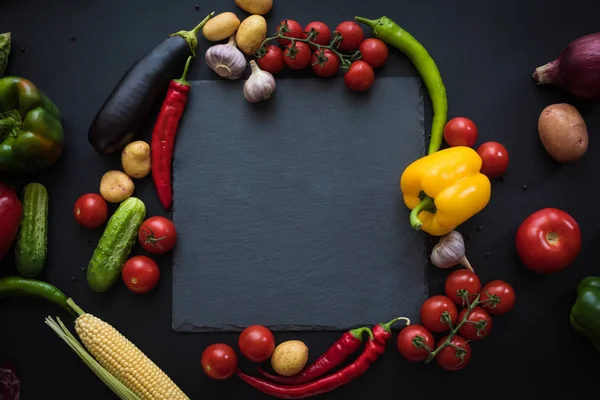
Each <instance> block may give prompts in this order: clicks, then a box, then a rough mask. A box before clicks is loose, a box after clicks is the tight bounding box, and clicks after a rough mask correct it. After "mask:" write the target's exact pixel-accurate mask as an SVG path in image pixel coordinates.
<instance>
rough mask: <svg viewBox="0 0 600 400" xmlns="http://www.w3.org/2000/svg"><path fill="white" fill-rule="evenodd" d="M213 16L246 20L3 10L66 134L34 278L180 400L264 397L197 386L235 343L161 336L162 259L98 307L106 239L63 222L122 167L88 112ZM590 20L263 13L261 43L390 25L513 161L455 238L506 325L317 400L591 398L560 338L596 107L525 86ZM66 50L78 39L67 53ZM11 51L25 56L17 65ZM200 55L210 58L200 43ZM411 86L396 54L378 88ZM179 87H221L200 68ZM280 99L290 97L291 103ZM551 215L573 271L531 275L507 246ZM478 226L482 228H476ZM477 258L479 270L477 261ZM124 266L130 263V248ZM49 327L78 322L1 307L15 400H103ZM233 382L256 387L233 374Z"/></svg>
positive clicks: (292, 10) (2, 267)
mask: <svg viewBox="0 0 600 400" xmlns="http://www.w3.org/2000/svg"><path fill="white" fill-rule="evenodd" d="M195 4H198V5H199V6H200V7H199V10H196V9H195V7H194V6H195ZM213 10H216V11H217V12H222V11H234V12H236V13H237V14H238V15H239V16H240V17H244V16H245V15H246V14H245V13H244V12H242V11H240V10H239V9H237V8H236V6H235V4H234V2H233V1H232V0H215V1H204V0H202V1H198V0H195V1H193V2H187V1H182V2H174V1H171V0H129V1H118V0H103V1H100V0H89V1H80V2H75V1H71V0H56V1H52V2H50V1H41V0H28V1H25V0H3V1H1V2H0V29H1V30H2V31H12V32H13V41H14V42H13V45H14V51H13V53H12V55H11V61H10V63H9V66H8V71H7V72H8V73H9V74H18V75H22V76H25V77H27V78H29V79H31V80H33V81H34V82H35V83H37V84H38V85H39V86H40V87H41V88H42V89H43V90H44V91H45V92H46V93H47V94H48V95H49V96H50V97H51V98H52V99H53V100H54V101H55V102H56V103H57V104H58V105H59V107H60V108H61V110H62V113H63V120H64V125H65V129H66V134H67V147H66V150H65V153H64V156H63V158H62V159H61V161H60V162H59V163H58V164H57V165H56V167H55V168H53V169H51V170H49V171H47V172H46V173H44V174H41V175H39V176H36V177H35V180H38V181H40V182H43V183H44V184H46V186H47V187H48V191H49V195H50V221H51V222H50V227H49V229H50V236H49V246H50V250H49V253H48V266H47V268H46V271H45V273H44V275H43V276H42V278H43V279H47V280H48V281H50V282H52V283H54V284H56V285H57V286H59V287H60V288H62V289H63V290H64V291H65V292H67V293H68V294H69V295H70V296H72V297H73V298H74V299H76V300H77V303H78V304H79V305H80V306H81V307H82V308H83V309H85V310H87V311H89V312H92V313H94V314H96V315H98V316H99V317H101V318H103V319H104V320H106V321H108V322H110V323H111V324H112V325H114V326H115V327H117V328H118V329H119V330H120V331H121V332H122V333H123V334H124V335H125V336H127V337H128V338H129V339H131V340H132V341H133V342H135V343H136V345H138V346H139V347H140V348H141V349H143V350H144V351H145V352H146V354H148V356H150V357H151V358H152V359H153V360H154V361H155V362H156V363H157V364H158V365H160V366H161V368H162V369H163V370H164V371H166V372H167V373H168V374H169V375H170V376H171V378H172V379H173V380H174V381H175V382H177V383H178V384H179V385H180V386H181V387H182V389H183V390H184V391H185V392H186V393H187V394H188V395H189V396H190V397H191V398H192V399H200V398H201V399H267V398H269V397H267V396H264V395H261V394H260V393H258V392H256V391H254V390H252V389H250V388H248V387H247V385H245V384H244V383H243V382H241V381H240V380H238V379H232V380H229V381H226V382H215V381H212V380H210V379H209V378H207V377H206V376H205V375H204V374H203V373H202V370H201V367H200V363H199V360H200V355H201V354H202V351H203V350H204V348H205V347H206V346H208V345H209V344H211V343H215V342H223V343H228V344H230V345H232V346H234V347H237V345H236V343H237V337H238V335H237V334H236V333H205V334H181V333H176V332H174V331H173V329H172V326H171V320H172V312H171V307H172V301H171V300H172V290H171V283H172V273H171V271H172V261H171V255H166V256H164V257H157V258H156V259H157V261H158V262H159V264H160V266H161V273H162V275H161V276H162V278H161V283H160V285H159V287H158V288H157V290H156V291H155V292H153V293H150V294H148V295H144V296H138V295H135V294H133V293H131V292H129V291H128V290H127V289H126V288H125V287H124V286H123V285H122V284H117V285H115V287H114V288H113V289H112V290H111V291H110V292H108V293H104V294H95V293H92V292H91V291H90V289H89V288H88V287H87V284H86V282H85V271H82V270H81V268H82V267H85V266H87V263H88V261H89V258H90V257H91V255H92V252H93V246H95V244H96V242H97V240H98V238H99V237H100V235H101V233H102V232H101V230H95V231H87V230H85V229H83V228H80V227H79V226H78V225H77V224H76V222H75V221H74V219H73V216H72V207H73V203H74V202H75V200H76V199H77V197H78V196H79V195H81V194H83V193H86V192H91V191H97V190H98V184H99V181H100V177H101V176H102V174H103V173H104V172H106V171H107V170H109V169H111V168H120V161H119V157H118V156H115V157H102V156H100V155H98V154H96V153H95V152H94V151H93V149H92V147H91V146H90V145H89V143H88V142H87V137H86V136H87V129H88V127H89V124H90V122H91V121H92V119H93V117H94V114H95V113H96V111H97V109H98V107H99V106H100V104H102V102H103V101H104V99H105V98H106V96H107V95H108V93H109V92H110V91H111V89H112V87H113V85H114V84H115V83H116V82H117V81H118V80H119V78H120V77H121V76H122V74H123V73H124V72H125V71H126V70H127V69H128V68H129V66H130V65H131V63H132V62H134V61H135V60H137V59H138V58H139V57H140V56H141V55H143V54H144V53H145V52H147V51H148V50H150V49H151V48H152V47H153V46H155V45H156V44H157V43H159V42H160V41H162V40H163V39H164V37H165V36H166V35H168V34H170V33H171V32H174V31H177V30H180V29H189V28H191V27H192V26H194V25H195V24H197V23H198V22H199V21H200V20H202V19H203V18H204V16H205V15H206V14H208V13H209V12H210V11H213ZM599 12H600V3H599V2H597V1H594V0H573V1H570V2H568V3H565V2H564V1H558V0H530V1H521V0H505V1H481V0H464V1H441V0H439V1H438V0H436V1H413V2H406V1H403V2H400V1H389V0H370V1H364V0H346V1H344V2H342V1H333V0H330V1H322V0H305V1H289V0H275V7H274V9H273V11H272V13H271V15H269V17H268V22H269V28H270V31H272V30H273V29H274V27H275V24H276V22H275V21H278V20H279V19H281V18H294V19H297V20H299V21H300V22H301V23H302V24H305V23H308V22H309V21H311V20H322V21H323V22H326V23H328V24H329V25H330V26H331V27H332V28H333V27H335V25H337V23H339V22H341V21H344V20H348V19H351V18H353V17H354V16H355V15H361V16H365V17H369V18H376V17H379V16H380V15H383V14H386V15H388V16H389V17H390V18H392V19H394V20H396V21H397V22H398V23H399V24H400V25H401V26H402V27H404V28H405V29H406V30H408V31H409V32H410V33H411V34H413V35H414V36H415V37H416V38H417V39H418V40H419V41H421V42H422V43H423V44H424V45H425V46H426V47H427V49H428V50H429V52H430V53H431V54H432V56H433V57H434V58H435V60H436V62H437V64H438V66H439V68H440V71H441V73H442V74H443V78H444V82H445V84H446V88H447V90H448V99H449V117H455V116H467V117H470V118H472V119H473V120H474V121H475V122H476V123H477V125H478V128H479V140H478V144H479V143H483V142H485V141H489V140H497V141H499V142H501V143H503V144H504V145H505V146H506V147H507V149H508V151H509V152H510V157H511V164H510V167H509V170H508V172H507V174H506V179H505V180H504V181H502V180H498V181H494V182H493V187H492V199H491V201H490V204H489V205H488V207H487V208H486V209H485V210H484V211H483V212H481V213H480V214H479V215H477V216H476V217H475V218H473V219H472V220H470V221H468V222H467V223H465V224H464V225H463V226H461V228H460V230H461V231H462V232H463V233H465V234H469V235H470V237H471V238H470V239H469V240H468V241H467V246H468V255H469V259H470V261H471V262H472V264H473V265H474V266H475V268H476V269H477V272H478V274H479V276H480V277H481V280H482V281H484V282H487V281H490V280H492V279H503V280H506V281H507V282H509V283H510V284H511V285H513V286H514V288H515V290H516V292H517V304H516V307H515V309H514V311H513V312H511V313H510V314H508V315H506V316H502V317H498V318H495V319H494V327H493V332H492V334H491V336H490V337H489V338H488V339H486V340H484V341H481V342H478V343H473V344H472V347H473V357H472V358H471V361H470V365H469V366H468V368H466V369H465V370H463V371H460V372H456V373H448V372H445V371H443V370H441V369H440V368H438V367H437V366H436V365H435V364H433V365H421V364H413V363H408V362H406V361H404V360H403V359H402V358H401V356H400V355H399V354H398V352H397V351H396V350H395V343H393V340H392V341H390V343H389V344H388V348H387V351H386V353H385V354H384V355H383V356H381V357H380V358H379V360H377V362H376V363H374V364H373V365H372V366H371V368H370V369H369V371H368V372H367V373H366V374H365V375H364V376H363V377H361V378H360V379H359V380H358V381H356V382H353V383H351V384H349V385H347V386H344V387H341V388H339V389H337V390H336V391H335V392H334V393H331V394H327V395H323V396H320V397H319V399H321V398H322V399H324V400H325V399H332V400H333V399H340V400H341V399H366V398H372V397H382V396H385V395H388V396H389V394H392V395H393V396H397V397H402V398H417V397H418V398H423V399H439V398H440V397H444V398H447V399H465V398H481V397H485V398H487V399H506V398H511V397H515V396H517V397H519V398H536V399H537V398H544V399H559V398H563V399H577V398H584V397H586V396H587V395H589V393H594V392H593V390H596V387H597V364H598V353H597V352H595V351H594V349H593V347H591V346H590V345H589V343H588V342H587V341H586V340H585V339H584V338H582V337H580V336H579V335H577V334H576V333H575V332H573V330H572V329H571V328H570V326H569V311H570V308H571V305H572V304H573V301H574V299H575V287H576V285H577V283H578V282H579V281H580V280H581V278H583V277H585V276H587V275H592V274H598V263H597V261H596V258H595V256H596V253H595V250H596V248H597V246H598V240H599V239H600V231H599V229H598V226H599V222H600V211H599V210H598V206H597V203H598V200H597V199H598V197H599V196H600V185H598V184H597V181H598V178H597V171H599V170H600V146H598V145H597V143H596V141H597V140H596V139H597V131H598V130H599V129H600V107H599V106H598V105H597V104H590V103H586V102H581V101H577V100H575V99H573V98H571V97H570V96H568V95H566V94H565V93H564V92H563V91H561V90H559V89H557V88H552V87H547V88H546V87H537V86H536V85H535V84H534V83H533V81H532V79H531V73H532V72H533V69H534V68H535V67H536V66H538V65H541V64H543V63H545V62H548V61H550V60H552V59H554V58H555V57H556V56H557V55H558V53H559V51H560V49H561V48H562V47H563V46H565V45H567V44H568V43H569V42H570V41H572V40H573V39H575V38H577V37H579V36H582V35H585V34H588V33H592V32H595V31H597V30H598V17H597V16H598V13H599ZM367 34H368V31H367ZM71 36H75V37H76V38H77V39H76V40H75V41H72V40H71V39H70V37H71ZM21 47H24V48H26V51H25V52H23V53H22V52H21V51H19V50H20V48H21ZM200 47H201V48H202V49H205V48H206V47H207V43H206V42H205V41H204V40H202V39H201V40H200ZM415 75H416V71H415V69H414V67H413V66H412V65H411V64H410V62H409V61H408V59H407V58H406V57H405V56H403V55H402V54H400V53H399V52H398V51H392V52H391V54H390V59H389V62H388V64H387V65H386V66H385V67H384V68H382V69H381V70H380V71H377V76H378V77H385V76H415ZM283 76H284V77H288V78H289V77H303V78H308V77H311V76H312V74H311V72H310V71H307V72H306V73H293V72H286V73H285V74H284V75H283ZM189 78H190V79H192V80H206V79H217V78H218V77H217V76H216V75H215V74H214V73H212V71H210V70H209V69H208V68H207V67H206V66H205V65H203V63H202V62H198V63H195V64H194V66H193V67H192V70H191V73H190V76H189ZM338 79H341V78H338ZM286 95H288V96H292V97H293V96H294V92H289V91H288V92H287V93H286ZM557 102H570V103H572V104H574V105H575V106H577V107H578V108H579V109H580V110H581V112H582V114H583V116H584V118H585V119H586V123H587V126H588V130H589V132H590V147H589V150H588V153H587V154H586V156H585V157H584V158H583V159H582V160H581V161H579V162H577V163H575V164H572V165H557V164H555V163H554V162H553V161H552V160H551V159H550V157H548V155H547V154H546V152H545V151H544V149H543V147H542V145H541V143H540V140H539V138H538V135H537V131H536V127H537V119H538V116H539V113H540V112H541V110H542V109H543V108H544V107H546V106H547V105H549V104H552V103H557ZM425 107H426V108H425V110H426V111H425V130H426V131H428V130H429V127H430V119H431V112H430V104H429V101H428V99H427V96H425ZM234 111H235V110H234ZM285 112H287V113H292V112H293V110H286V111H285ZM153 115H156V113H155V114H153ZM153 122H154V121H153V118H151V119H150V120H149V121H148V123H147V124H146V126H145V127H144V129H142V131H141V132H140V135H139V137H140V138H142V139H146V140H148V139H149V137H150V130H149V128H150V127H151V126H152V124H153ZM415 157H418V155H415ZM400 172H401V166H400V165H399V166H398V174H399V173H400ZM0 179H3V180H6V181H10V182H12V183H14V184H15V185H17V187H18V188H19V190H20V189H21V188H22V187H23V185H24V183H25V182H26V180H25V179H18V178H17V177H10V178H9V177H6V176H3V177H1V178H0ZM523 185H527V190H525V191H524V190H523ZM136 195H138V196H139V197H141V198H143V199H144V201H145V202H146V204H147V206H148V210H149V211H148V212H149V214H152V215H166V214H164V213H163V212H162V210H161V207H160V204H159V202H158V199H157V198H156V195H155V192H154V188H153V186H152V182H151V181H150V180H148V179H147V180H143V181H139V182H136ZM548 206H554V207H559V208H561V209H563V210H565V211H567V212H569V213H570V214H571V215H573V217H575V218H576V219H577V220H578V221H579V223H580V225H581V230H582V234H583V239H584V242H583V248H582V251H581V254H580V256H579V257H578V258H577V260H576V262H575V263H574V264H573V265H572V266H571V267H570V268H569V269H568V270H566V271H564V272H562V273H560V274H557V275H553V276H547V277H541V276H538V275H535V274H534V273H532V272H530V271H528V270H527V269H526V268H524V267H523V266H522V265H521V264H520V262H519V260H518V258H517V257H516V254H515V251H514V235H515V231H516V229H517V227H518V226H519V224H520V223H521V221H522V220H523V219H524V218H525V217H526V216H528V215H529V214H531V213H532V212H534V211H536V210H538V209H540V208H542V207H548ZM111 210H114V207H111ZM407 223H408V222H407ZM478 226H481V227H482V228H481V230H477V229H476V228H477V227H478ZM488 252H489V253H490V257H489V258H486V257H485V254H486V253H488ZM135 253H141V251H140V250H139V249H137V248H136V250H135ZM14 273H15V269H14V266H13V264H12V260H11V259H10V258H8V259H5V260H3V261H2V262H1V263H0V276H6V275H11V274H14ZM447 274H448V271H442V270H438V269H435V268H433V267H429V271H428V275H429V289H430V293H431V294H439V293H443V284H444V279H445V277H446V276H447ZM72 277H75V280H72ZM231 301H232V302H233V301H234V299H232V300H231ZM199 308H201V307H199ZM291 311H292V312H293V311H294V310H291ZM48 315H58V316H60V317H61V318H62V319H63V320H65V322H66V323H69V322H70V321H72V320H71V319H70V318H69V317H68V316H67V315H66V314H65V313H63V312H62V311H60V310H58V309H57V308H56V307H54V306H52V305H50V304H46V303H44V302H40V301H35V300H32V299H11V300H2V302H1V303H0V326H1V330H0V360H11V361H13V362H14V363H15V364H16V366H17V368H18V369H19V371H20V375H21V378H22V384H23V393H22V398H23V399H24V400H28V399H36V400H37V399H45V398H61V399H81V398H86V399H89V400H96V399H110V398H114V396H112V394H111V392H110V391H109V390H108V389H107V388H106V387H105V386H104V385H103V384H102V383H101V382H100V381H99V380H98V378H96V377H95V376H94V375H93V374H92V373H91V372H90V371H88V370H87V369H86V367H85V366H83V364H82V363H81V361H80V360H79V359H78V358H77V357H76V356H75V355H74V354H73V353H72V352H71V350H70V349H68V348H67V347H66V345H65V344H64V343H62V342H61V341H60V340H59V339H58V338H57V337H56V335H55V334H54V333H53V332H52V331H51V330H50V328H48V327H46V326H45V325H44V318H45V317H46V316H48ZM339 336H340V333H339V332H318V333H315V332H277V334H276V339H277V341H278V342H280V341H284V340H288V339H300V340H303V341H304V342H306V343H307V345H308V346H309V348H310V359H311V360H314V359H315V358H316V357H317V356H318V355H319V354H321V352H322V351H324V350H325V349H326V348H327V347H329V346H330V345H331V343H333V342H334V341H335V340H336V339H337V338H339ZM394 339H395V338H394ZM241 366H242V368H243V369H244V370H246V371H248V372H254V368H253V366H252V365H251V364H250V363H248V362H247V361H246V360H243V358H242V363H241Z"/></svg>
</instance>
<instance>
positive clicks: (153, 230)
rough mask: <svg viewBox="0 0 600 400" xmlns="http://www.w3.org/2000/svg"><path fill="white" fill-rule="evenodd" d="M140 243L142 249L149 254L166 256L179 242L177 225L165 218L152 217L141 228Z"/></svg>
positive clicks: (139, 233)
mask: <svg viewBox="0 0 600 400" xmlns="http://www.w3.org/2000/svg"><path fill="white" fill-rule="evenodd" d="M138 241H139V242H140V245H141V246H142V248H143V249H144V250H146V251H147V252H149V253H152V254H164V253H166V252H169V251H171V250H172V249H173V247H175V243H176V242H177V230H176V229H175V224H173V222H172V221H171V220H169V219H167V218H165V217H160V216H155V217H150V218H148V219H147V220H145V221H144V222H143V223H142V225H141V226H140V230H139V232H138Z"/></svg>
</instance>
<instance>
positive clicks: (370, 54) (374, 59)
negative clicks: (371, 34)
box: [359, 38, 389, 68]
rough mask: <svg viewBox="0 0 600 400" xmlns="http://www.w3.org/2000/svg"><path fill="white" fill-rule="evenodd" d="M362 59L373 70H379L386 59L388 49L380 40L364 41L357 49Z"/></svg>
mask: <svg viewBox="0 0 600 400" xmlns="http://www.w3.org/2000/svg"><path fill="white" fill-rule="evenodd" d="M359 50H360V52H361V54H362V59H363V61H365V62H366V63H367V64H369V65H370V66H371V67H373V68H379V67H381V66H382V65H383V64H385V62H386V61H387V59H388V55H389V51H388V47H387V45H386V44H385V42H383V41H382V40H379V39H376V38H369V39H366V40H364V41H363V42H362V43H361V44H360V47H359Z"/></svg>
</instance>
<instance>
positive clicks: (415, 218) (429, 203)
mask: <svg viewBox="0 0 600 400" xmlns="http://www.w3.org/2000/svg"><path fill="white" fill-rule="evenodd" d="M434 207H435V204H434V203H433V199H432V198H431V197H429V196H425V197H423V200H421V202H420V203H419V204H417V206H416V207H415V208H413V209H412V211H411V212H410V225H411V226H412V227H413V229H416V230H418V231H420V230H421V227H422V226H423V222H421V220H420V219H419V214H421V211H424V210H431V209H433V208H434Z"/></svg>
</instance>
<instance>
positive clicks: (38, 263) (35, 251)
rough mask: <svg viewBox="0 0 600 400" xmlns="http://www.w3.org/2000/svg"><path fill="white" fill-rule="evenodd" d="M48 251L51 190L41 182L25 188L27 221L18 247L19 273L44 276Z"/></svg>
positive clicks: (19, 237) (20, 234)
mask: <svg viewBox="0 0 600 400" xmlns="http://www.w3.org/2000/svg"><path fill="white" fill-rule="evenodd" d="M47 252H48V191H47V190H46V188H45V187H44V185H42V184H41V183H35V182H33V183H28V184H27V185H25V188H24V189H23V218H22V219H21V227H20V229H19V235H18V236H17V243H16V245H15V262H16V264H17V270H18V271H19V273H20V274H21V275H23V276H25V277H27V278H34V277H36V276H38V275H39V274H41V273H42V271H43V270H44V266H45V265H46V254H47Z"/></svg>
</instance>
